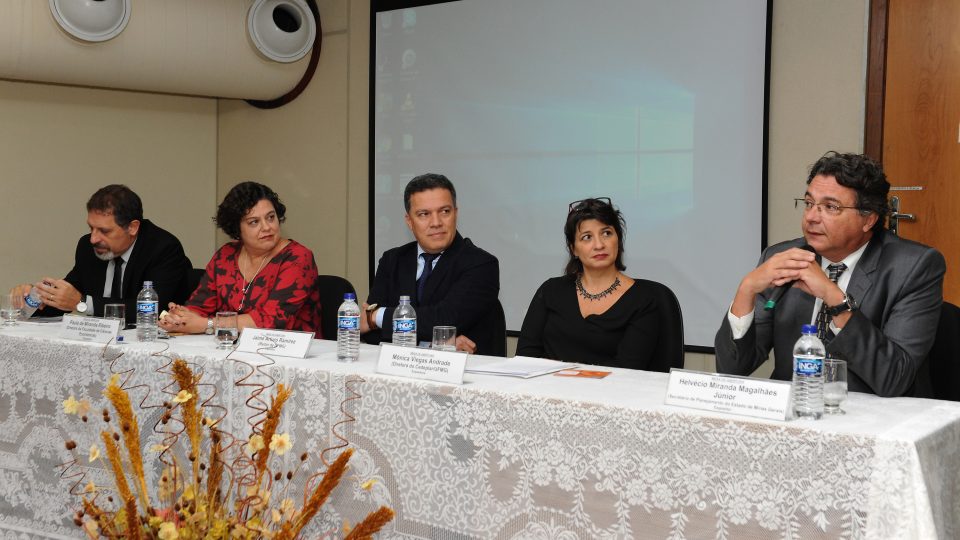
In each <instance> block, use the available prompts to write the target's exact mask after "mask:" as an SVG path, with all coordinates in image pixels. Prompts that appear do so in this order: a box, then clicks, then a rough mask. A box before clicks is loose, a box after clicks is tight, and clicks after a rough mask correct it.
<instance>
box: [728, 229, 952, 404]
mask: <svg viewBox="0 0 960 540" xmlns="http://www.w3.org/2000/svg"><path fill="white" fill-rule="evenodd" d="M803 244H804V240H803V238H798V239H795V240H790V241H788V242H783V243H780V244H777V245H775V246H771V247H769V248H767V249H765V250H764V252H763V255H761V257H760V263H763V262H764V261H766V260H767V259H768V258H769V257H770V256H772V255H773V254H775V253H779V252H781V251H785V250H787V249H790V248H792V247H799V246H801V245H803ZM944 272H946V263H945V262H944V259H943V255H941V254H940V252H938V251H937V250H935V249H933V248H930V247H927V246H924V245H922V244H918V243H916V242H912V241H910V240H904V239H902V238H899V237H897V236H894V235H892V234H889V233H887V232H886V231H881V232H880V233H877V234H874V236H873V238H871V239H870V242H869V245H868V246H867V249H866V250H865V251H864V253H863V256H862V257H861V258H860V261H859V262H858V263H857V265H856V267H855V268H854V269H853V275H851V276H850V283H849V284H848V285H847V293H848V294H850V295H851V296H852V297H853V298H854V299H855V300H856V301H857V303H859V304H860V309H859V310H858V311H856V312H854V314H853V316H852V317H851V318H850V320H849V321H848V322H847V324H846V325H845V326H844V328H843V330H842V331H841V332H840V333H839V334H837V336H836V337H835V338H834V339H833V341H831V342H830V344H829V345H828V346H827V353H831V354H834V355H836V356H838V357H840V358H843V359H845V360H847V367H848V378H849V388H850V390H851V391H854V392H870V393H874V394H877V395H880V396H902V395H913V396H917V397H928V396H931V395H932V389H931V386H930V384H931V383H930V376H929V366H928V365H927V361H926V360H927V353H928V352H929V351H930V347H931V346H932V345H933V338H934V336H935V334H936V331H937V321H938V320H939V316H940V304H941V303H942V301H943V274H944ZM772 292H773V289H772V288H771V289H767V290H766V291H764V292H763V293H762V294H759V295H757V302H756V305H755V306H754V320H753V325H751V327H750V329H749V330H748V331H747V333H746V335H744V336H743V337H742V338H740V339H738V340H734V339H733V334H732V332H731V329H730V323H729V321H728V320H727V317H726V315H724V317H723V323H722V325H721V327H720V330H718V331H717V336H716V339H715V341H714V345H715V346H716V352H717V371H718V372H720V373H731V374H736V375H749V374H750V373H752V372H753V371H754V370H755V369H756V368H757V367H758V366H759V365H760V364H761V363H763V362H764V361H765V360H766V359H767V356H768V355H769V354H770V349H771V348H773V354H774V359H775V366H774V370H773V375H772V378H774V379H781V380H789V379H790V378H791V377H792V375H793V344H794V342H796V340H797V338H798V337H800V327H801V326H802V325H804V324H809V323H810V320H811V317H812V315H813V305H814V301H815V299H814V297H813V296H811V295H809V294H807V293H805V292H803V291H801V290H800V289H797V288H791V289H790V290H788V291H787V292H786V294H784V295H783V297H782V298H781V299H780V301H779V302H778V303H777V307H776V309H774V310H772V311H764V309H763V305H764V303H766V301H767V298H768V297H769V296H770V294H771V293H772Z"/></svg>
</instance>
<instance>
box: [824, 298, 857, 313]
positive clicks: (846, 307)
mask: <svg viewBox="0 0 960 540" xmlns="http://www.w3.org/2000/svg"><path fill="white" fill-rule="evenodd" d="M859 308H860V306H858V305H857V301H856V300H854V299H853V297H852V296H850V295H849V294H847V293H843V302H840V303H839V304H837V305H835V306H827V309H825V310H824V311H825V312H826V314H827V315H829V316H831V317H836V316H837V315H839V314H841V313H843V312H844V311H856V310H857V309H859Z"/></svg>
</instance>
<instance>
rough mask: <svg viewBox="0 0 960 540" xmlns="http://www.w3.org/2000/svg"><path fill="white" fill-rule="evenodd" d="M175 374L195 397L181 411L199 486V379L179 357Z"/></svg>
mask: <svg viewBox="0 0 960 540" xmlns="http://www.w3.org/2000/svg"><path fill="white" fill-rule="evenodd" d="M173 376H174V378H175V379H176V381H177V383H178V384H179V386H180V389H181V390H186V391H187V392H190V393H191V394H192V395H193V397H192V398H191V399H189V400H187V401H186V402H184V403H181V404H180V411H181V412H182V414H183V425H184V427H185V428H186V430H187V437H189V438H190V450H191V452H192V455H193V457H194V459H193V460H192V461H193V484H194V487H195V488H199V486H200V482H199V481H198V479H199V478H200V443H201V437H200V411H199V409H198V408H197V403H198V402H199V400H200V395H199V392H198V391H197V381H196V380H195V379H194V377H193V370H191V369H190V367H189V366H188V365H187V363H186V362H185V361H183V360H182V359H180V358H178V359H176V360H174V362H173Z"/></svg>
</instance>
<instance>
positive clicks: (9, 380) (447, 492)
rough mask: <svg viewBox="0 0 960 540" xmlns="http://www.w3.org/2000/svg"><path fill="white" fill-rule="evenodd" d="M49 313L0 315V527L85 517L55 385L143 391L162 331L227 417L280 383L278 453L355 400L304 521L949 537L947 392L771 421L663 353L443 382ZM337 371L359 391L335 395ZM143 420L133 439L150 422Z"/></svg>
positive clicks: (476, 360) (957, 479) (511, 530)
mask: <svg viewBox="0 0 960 540" xmlns="http://www.w3.org/2000/svg"><path fill="white" fill-rule="evenodd" d="M58 332H59V328H58V327H57V325H55V324H35V323H21V324H19V325H18V326H16V327H13V328H4V329H0V538H7V537H9V538H20V537H34V536H36V537H51V538H56V537H82V535H81V534H80V533H81V531H80V530H79V529H77V528H76V527H75V526H74V525H73V524H72V520H71V513H72V512H73V511H75V509H76V507H77V499H76V498H75V497H72V496H70V495H68V493H67V491H68V488H69V484H68V483H67V482H66V481H65V480H63V479H61V478H60V477H59V475H58V472H59V470H58V469H57V465H58V464H60V463H63V462H65V461H67V460H69V459H70V453H69V452H67V451H66V449H65V448H64V441H65V440H67V439H73V440H76V441H77V443H78V445H79V447H80V448H81V449H83V448H88V447H89V445H91V444H94V443H95V442H96V441H97V437H98V433H97V429H96V426H92V425H88V424H83V423H81V422H79V421H78V420H77V419H76V417H75V416H68V415H66V414H65V413H64V412H63V407H62V405H61V403H62V401H63V400H65V399H66V398H67V397H68V396H70V395H74V396H76V397H77V399H80V397H81V396H87V397H89V398H91V399H92V401H93V407H94V412H93V413H91V415H92V416H93V417H94V419H96V418H97V417H99V414H98V413H97V412H96V411H99V409H100V408H102V407H104V406H105V401H104V400H103V399H102V398H101V397H100V392H101V391H102V390H103V388H104V386H105V383H106V381H107V380H108V379H109V377H110V375H111V373H112V372H116V371H127V370H131V369H132V370H133V372H132V373H133V375H132V379H131V382H130V383H129V385H132V384H137V385H146V386H151V387H152V388H154V389H157V390H156V391H158V390H159V388H160V387H162V386H163V385H166V384H167V383H169V378H168V377H167V376H166V375H164V374H161V373H159V372H158V371H157V369H158V368H159V367H160V366H162V365H163V364H164V363H166V362H167V360H166V359H165V358H164V357H162V356H157V355H156V354H157V353H158V351H161V350H163V349H167V348H169V350H167V351H166V353H165V354H166V355H168V356H169V355H171V354H175V355H176V356H179V357H182V358H184V359H185V360H188V361H189V362H191V363H192V364H193V365H194V366H195V367H196V368H197V369H200V370H202V371H203V373H204V382H206V383H209V384H211V385H212V386H211V387H209V388H216V392H217V395H216V397H215V400H216V401H218V402H220V403H222V404H223V405H224V406H226V407H227V408H228V409H229V410H230V411H231V413H230V415H229V416H228V417H227V418H226V419H225V423H224V425H225V426H227V429H229V430H232V431H233V432H234V433H235V434H237V435H239V436H243V437H245V436H246V435H247V434H248V432H249V430H248V427H247V422H248V418H249V416H250V414H252V413H251V411H250V409H248V408H246V405H245V402H246V399H247V397H248V393H249V387H240V386H237V385H236V384H235V383H236V381H238V380H241V379H243V378H244V377H245V376H246V375H248V373H249V372H250V371H251V367H250V366H255V367H257V370H256V371H255V372H254V375H253V377H252V378H249V379H246V382H247V383H250V382H251V381H259V382H261V383H263V384H265V385H269V384H274V383H283V384H287V385H291V386H292V387H293V388H294V391H295V394H294V396H293V398H292V400H291V403H290V404H289V405H288V406H287V409H286V416H285V418H284V420H283V425H282V428H281V429H282V430H283V431H287V432H289V433H291V435H292V439H293V441H294V445H295V452H292V453H290V454H288V455H287V456H288V457H290V458H291V459H296V460H298V459H299V458H298V457H295V456H296V455H299V453H300V452H301V451H302V450H310V455H311V457H310V459H309V460H308V462H307V465H308V469H309V470H316V469H319V468H322V464H321V462H320V461H319V459H318V457H317V456H318V455H319V453H320V452H319V450H322V449H324V448H327V447H332V446H335V445H337V444H338V442H339V441H338V440H337V438H336V437H335V436H333V435H332V434H331V428H332V427H333V426H334V425H337V424H338V423H341V421H342V420H344V416H343V413H342V411H341V409H344V410H346V411H347V412H349V413H350V414H351V415H352V416H355V417H356V420H355V421H353V422H347V423H342V424H339V426H338V427H337V429H338V430H340V431H341V432H342V433H343V434H344V435H345V437H346V439H347V440H348V441H349V443H350V445H351V446H352V447H353V448H354V449H355V453H354V457H353V459H352V460H351V463H350V466H351V469H350V472H349V473H348V475H347V477H346V478H345V480H344V481H343V482H342V483H341V486H340V487H339V488H337V490H336V491H335V492H334V495H333V497H332V499H331V500H330V501H329V502H328V503H327V506H326V507H325V509H324V512H323V514H322V516H321V517H320V518H319V519H318V520H317V525H316V528H315V529H314V530H313V532H314V533H316V534H317V535H319V533H321V532H322V531H335V532H334V534H333V535H332V536H333V537H336V536H337V534H336V531H340V530H342V528H341V527H342V526H343V524H344V523H345V522H348V523H356V522H357V521H358V520H359V519H360V518H361V517H362V516H363V515H365V514H366V513H367V512H369V511H371V510H373V509H375V508H377V507H379V506H380V505H388V506H390V507H392V508H393V509H394V510H395V511H396V517H395V519H394V521H393V522H392V523H390V524H389V525H388V527H387V528H386V529H385V530H384V531H383V532H382V533H381V535H380V537H381V538H458V539H459V538H463V539H468V538H504V539H507V538H509V539H513V538H560V539H567V538H569V539H575V538H634V537H635V538H719V539H723V538H731V539H733V538H737V539H739V538H834V537H838V538H958V537H960V404H956V403H950V402H940V401H935V400H921V399H912V398H893V399H889V398H888V399H883V398H878V397H876V396H871V395H865V394H851V395H850V398H849V399H848V400H847V401H846V402H845V403H844V406H843V407H844V409H846V410H847V413H848V414H846V415H844V416H836V417H827V418H824V419H823V420H820V421H809V420H805V421H791V422H775V421H765V420H758V419H749V418H743V417H735V416H729V415H724V414H721V413H707V412H700V411H693V410H687V409H682V408H676V407H670V406H666V405H664V404H663V398H664V393H665V389H666V382H667V376H666V375H665V374H659V373H649V372H641V371H632V370H621V369H613V370H612V371H613V373H612V374H611V375H610V376H608V377H606V378H605V379H597V380H594V379H575V378H564V377H556V376H551V375H547V376H543V377H538V378H535V379H528V380H523V379H513V378H505V377H495V376H482V375H472V374H467V375H466V376H465V382H464V384H463V385H462V386H452V385H443V384H437V383H430V382H421V381H414V380H407V379H401V378H396V377H390V376H385V375H378V374H376V373H375V364H376V358H377V354H378V348H376V347H369V346H363V347H362V349H361V355H360V361H359V362H357V363H354V364H343V363H338V362H337V361H336V350H335V343H333V342H330V341H314V343H313V345H312V346H311V349H310V354H309V355H308V358H306V359H284V358H274V359H268V358H266V357H262V356H258V355H252V354H246V355H244V354H240V353H234V354H233V355H231V356H230V357H229V358H227V353H226V352H224V351H218V350H216V349H215V348H214V344H213V340H212V338H210V337H208V336H181V337H176V338H173V339H170V340H169V341H160V342H156V343H128V344H126V345H123V346H120V347H109V348H105V347H104V346H102V345H96V344H90V343H83V342H76V341H68V340H64V339H61V338H59V337H56V336H57V335H58ZM127 339H134V338H133V335H132V333H129V335H128V337H127ZM118 351H122V352H123V355H122V356H121V357H120V358H119V359H117V360H116V361H114V362H109V361H107V360H105V358H107V359H110V358H113V357H114V356H116V352H118ZM238 360H239V361H238ZM492 361H495V359H493V358H485V357H470V358H469V361H468V362H469V363H470V364H482V363H485V362H492ZM350 389H353V390H355V391H356V392H357V393H358V394H360V396H362V397H360V399H356V400H348V399H347V398H349V397H351V396H352V393H351V391H350ZM204 397H206V396H204ZM141 424H142V425H152V422H141ZM144 431H145V433H144V434H143V436H142V444H143V447H144V448H145V449H146V448H149V447H151V446H152V445H154V444H157V443H159V442H160V440H161V439H160V436H159V435H158V434H155V433H152V432H150V430H149V429H145V430H144ZM84 455H85V454H84ZM81 461H82V463H81V465H83V468H84V470H85V471H86V472H87V474H88V475H89V478H92V479H94V480H96V482H97V484H101V485H109V484H110V483H111V482H110V477H109V474H108V471H106V470H104V469H103V468H102V466H101V465H99V464H96V463H95V464H93V465H88V464H87V463H86V459H83V460H81ZM155 469H156V468H154V470H150V471H148V475H147V476H148V480H149V481H151V482H153V481H155V480H156V475H157V471H156V470H155ZM310 537H314V536H310Z"/></svg>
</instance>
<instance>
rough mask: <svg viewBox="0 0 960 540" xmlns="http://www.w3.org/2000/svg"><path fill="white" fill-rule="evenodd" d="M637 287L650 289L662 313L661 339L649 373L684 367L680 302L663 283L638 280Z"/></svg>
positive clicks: (648, 368)
mask: <svg viewBox="0 0 960 540" xmlns="http://www.w3.org/2000/svg"><path fill="white" fill-rule="evenodd" d="M636 281H637V284H636V285H635V286H639V287H643V288H645V289H649V290H650V291H652V292H653V294H654V296H655V297H656V299H657V309H658V310H659V311H660V337H659V339H658V340H657V348H656V350H654V352H653V356H652V358H653V361H652V362H651V363H650V365H649V366H648V367H647V371H662V372H664V373H666V372H669V371H670V368H682V367H683V312H682V311H681V310H680V301H679V300H677V295H675V294H673V291H671V290H670V287H667V286H666V285H664V284H663V283H658V282H656V281H650V280H649V279H638V280H636Z"/></svg>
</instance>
